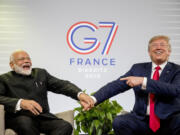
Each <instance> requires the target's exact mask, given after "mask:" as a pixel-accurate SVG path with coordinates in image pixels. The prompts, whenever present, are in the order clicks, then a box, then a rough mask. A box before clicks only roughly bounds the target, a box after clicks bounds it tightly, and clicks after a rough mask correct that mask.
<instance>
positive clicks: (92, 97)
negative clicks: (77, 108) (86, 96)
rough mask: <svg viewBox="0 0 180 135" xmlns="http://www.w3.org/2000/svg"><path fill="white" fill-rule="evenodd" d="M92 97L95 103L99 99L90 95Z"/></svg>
mask: <svg viewBox="0 0 180 135" xmlns="http://www.w3.org/2000/svg"><path fill="white" fill-rule="evenodd" d="M90 97H91V98H92V99H93V101H94V104H95V103H96V102H97V99H96V98H95V97H94V96H90Z"/></svg>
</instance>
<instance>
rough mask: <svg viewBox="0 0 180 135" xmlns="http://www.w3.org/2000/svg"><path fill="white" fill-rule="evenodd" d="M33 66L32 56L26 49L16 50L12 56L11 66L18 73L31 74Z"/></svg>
mask: <svg viewBox="0 0 180 135" xmlns="http://www.w3.org/2000/svg"><path fill="white" fill-rule="evenodd" d="M31 66H32V63H31V58H30V57H29V55H28V54H27V53H26V52H25V51H22V50H19V51H15V52H14V53H13V54H12V55H11V57H10V67H11V68H12V69H13V70H14V71H15V72H16V73H19V74H23V75H30V74H31V70H32V67H31Z"/></svg>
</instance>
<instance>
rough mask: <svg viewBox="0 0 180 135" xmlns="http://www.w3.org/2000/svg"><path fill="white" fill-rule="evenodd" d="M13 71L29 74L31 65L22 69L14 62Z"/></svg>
mask: <svg viewBox="0 0 180 135" xmlns="http://www.w3.org/2000/svg"><path fill="white" fill-rule="evenodd" d="M14 71H15V72H16V73H19V74H22V75H30V74H31V71H32V67H30V69H29V70H24V69H23V68H22V67H20V66H18V65H16V64H14Z"/></svg>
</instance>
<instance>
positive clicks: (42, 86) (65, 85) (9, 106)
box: [0, 50, 93, 135]
mask: <svg viewBox="0 0 180 135" xmlns="http://www.w3.org/2000/svg"><path fill="white" fill-rule="evenodd" d="M10 67H11V68H12V71H10V72H8V73H5V74H2V75H0V104H3V105H4V106H5V110H6V115H5V116H6V117H5V120H6V121H5V122H6V128H11V129H13V130H15V131H16V132H17V133H18V135H40V133H46V134H48V135H71V134H72V126H71V125H70V124H69V123H68V122H67V121H65V120H63V119H59V118H57V117H56V116H54V115H53V114H52V113H50V110H49V104H48V99H47V92H48V91H51V92H54V93H58V94H64V95H66V96H70V97H71V98H73V99H76V100H80V103H81V104H82V105H87V104H89V105H90V106H91V105H92V106H93V100H92V98H91V97H90V96H88V95H86V94H85V93H83V92H82V91H81V89H80V88H78V87H77V86H76V85H74V84H72V83H70V82H69V81H66V80H60V79H58V78H56V77H54V76H52V75H50V74H49V73H48V72H47V71H46V70H45V69H40V68H32V62H31V59H30V56H29V55H28V53H27V52H25V51H23V50H16V51H14V52H13V53H12V55H11V56H10Z"/></svg>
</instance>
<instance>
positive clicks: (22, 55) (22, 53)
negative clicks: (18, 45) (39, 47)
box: [13, 51, 29, 59]
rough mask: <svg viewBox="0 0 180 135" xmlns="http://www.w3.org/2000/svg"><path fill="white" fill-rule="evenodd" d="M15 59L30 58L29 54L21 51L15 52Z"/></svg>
mask: <svg viewBox="0 0 180 135" xmlns="http://www.w3.org/2000/svg"><path fill="white" fill-rule="evenodd" d="M13 56H14V58H15V59H16V58H23V57H25V58H26V57H29V54H28V53H27V52H24V51H19V52H15V53H14V54H13Z"/></svg>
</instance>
